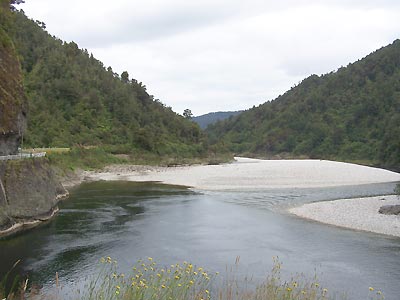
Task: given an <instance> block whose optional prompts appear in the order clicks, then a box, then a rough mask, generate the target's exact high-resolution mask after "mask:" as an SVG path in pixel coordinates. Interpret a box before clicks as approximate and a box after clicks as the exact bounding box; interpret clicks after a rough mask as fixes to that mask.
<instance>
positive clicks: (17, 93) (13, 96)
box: [0, 5, 27, 155]
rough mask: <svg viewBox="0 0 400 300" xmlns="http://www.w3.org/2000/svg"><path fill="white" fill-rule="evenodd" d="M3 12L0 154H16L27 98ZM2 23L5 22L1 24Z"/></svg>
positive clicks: (1, 11)
mask: <svg viewBox="0 0 400 300" xmlns="http://www.w3.org/2000/svg"><path fill="white" fill-rule="evenodd" d="M7 13H8V12H7V11H6V9H5V7H4V6H3V5H2V7H1V9H0V25H1V26H0V155H9V154H15V153H17V150H18V146H19V144H20V139H21V135H22V133H23V132H24V130H25V127H26V112H27V100H26V96H25V93H24V88H23V81H22V72H21V66H20V63H19V61H18V58H17V53H16V51H15V48H14V44H13V42H12V40H11V39H10V38H9V36H8V34H7V32H6V30H5V29H6V27H7V25H8V22H5V20H6V19H7ZM3 23H5V24H3Z"/></svg>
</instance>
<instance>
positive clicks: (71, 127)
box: [13, 12, 207, 156]
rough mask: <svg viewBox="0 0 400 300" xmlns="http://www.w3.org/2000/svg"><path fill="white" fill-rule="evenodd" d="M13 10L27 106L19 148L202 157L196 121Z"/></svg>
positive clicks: (204, 152)
mask: <svg viewBox="0 0 400 300" xmlns="http://www.w3.org/2000/svg"><path fill="white" fill-rule="evenodd" d="M14 14H15V25H16V26H15V30H14V32H13V38H14V41H15V45H16V48H17V51H18V53H19V56H20V60H21V65H22V69H23V71H24V75H25V76H24V80H25V91H26V94H27V96H28V98H29V108H30V109H29V115H28V130H27V132H26V135H25V137H24V142H25V145H24V146H29V147H70V146H73V145H82V146H102V147H103V149H106V148H107V147H108V146H117V147H118V148H119V149H122V148H124V149H126V150H130V152H132V151H135V150H137V151H147V152H151V153H155V154H157V155H168V154H170V153H178V154H182V153H184V154H185V155H186V156H187V155H189V154H190V155H191V156H201V155H207V148H206V143H205V137H204V136H203V134H202V132H201V130H200V128H199V127H198V125H197V124H195V123H193V122H191V121H190V120H187V119H185V118H184V117H182V116H179V115H177V114H176V113H174V112H173V111H172V110H171V108H170V107H166V106H165V105H164V104H162V103H161V102H160V101H159V100H157V99H154V97H153V96H151V95H149V94H148V93H147V91H146V87H145V85H143V84H142V83H141V82H138V81H137V80H136V79H129V74H128V72H126V71H125V72H123V73H122V74H121V76H119V75H118V74H116V73H114V72H113V70H112V69H111V67H108V68H107V69H106V68H105V67H104V65H103V64H102V63H101V62H100V61H98V60H97V59H95V58H94V57H93V55H92V54H89V53H88V51H87V50H81V49H79V48H78V45H77V44H75V43H74V42H70V43H66V42H63V41H61V40H59V39H56V38H55V37H52V36H50V35H49V34H47V33H46V32H45V31H44V29H43V28H42V27H43V26H41V25H40V24H37V22H34V21H32V20H29V19H27V17H26V16H25V15H24V14H23V13H22V12H14Z"/></svg>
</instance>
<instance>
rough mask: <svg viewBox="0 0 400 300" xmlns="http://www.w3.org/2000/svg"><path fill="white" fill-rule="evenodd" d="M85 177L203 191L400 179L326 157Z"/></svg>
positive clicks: (121, 169)
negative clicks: (149, 182) (155, 183)
mask: <svg viewBox="0 0 400 300" xmlns="http://www.w3.org/2000/svg"><path fill="white" fill-rule="evenodd" d="M84 177H85V180H128V181H157V182H163V183H166V184H174V185H185V186H190V187H193V188H196V189H202V190H246V189H252V190H254V189H265V188H286V187H295V188H306V187H329V186H342V185H358V184H368V183H378V182H393V181H400V174H398V173H394V172H390V171H387V170H383V169H377V168H371V167H366V166H360V165H355V164H349V163H342V162H333V161H324V160H259V159H249V158H236V161H235V162H234V163H231V164H223V165H197V166H180V167H147V166H125V165H114V166H109V167H107V168H105V169H104V170H103V171H101V172H86V173H85V174H84Z"/></svg>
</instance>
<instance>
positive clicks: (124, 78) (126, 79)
mask: <svg viewBox="0 0 400 300" xmlns="http://www.w3.org/2000/svg"><path fill="white" fill-rule="evenodd" d="M121 80H122V82H124V83H128V82H129V74H128V72H127V71H124V72H122V73H121Z"/></svg>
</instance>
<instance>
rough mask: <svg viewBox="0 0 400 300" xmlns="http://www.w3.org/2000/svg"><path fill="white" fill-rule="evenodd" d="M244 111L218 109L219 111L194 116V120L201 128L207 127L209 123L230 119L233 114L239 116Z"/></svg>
mask: <svg viewBox="0 0 400 300" xmlns="http://www.w3.org/2000/svg"><path fill="white" fill-rule="evenodd" d="M242 112H243V111H218V112H210V113H208V114H205V115H201V116H197V117H193V118H192V120H193V121H194V122H196V123H197V124H199V126H200V128H202V129H205V128H206V127H207V126H208V125H210V124H214V123H216V122H218V121H222V120H225V119H228V118H230V117H233V116H237V115H238V114H240V113H242Z"/></svg>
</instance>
